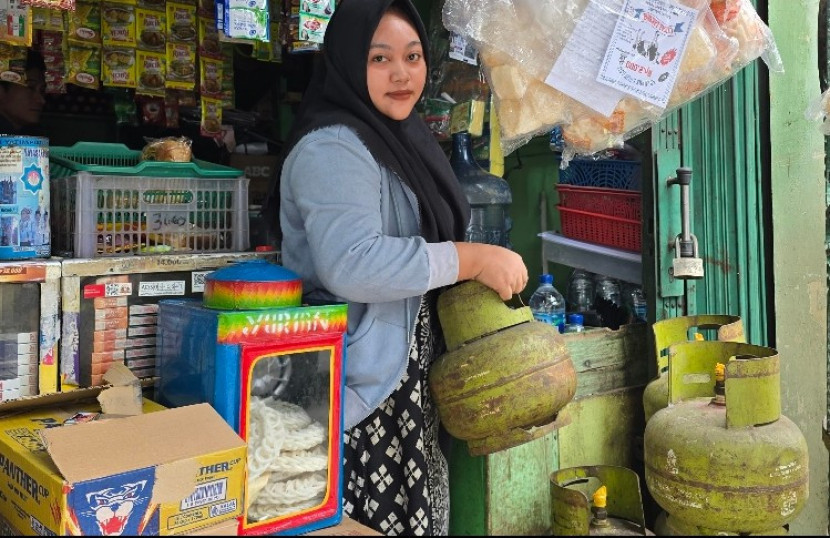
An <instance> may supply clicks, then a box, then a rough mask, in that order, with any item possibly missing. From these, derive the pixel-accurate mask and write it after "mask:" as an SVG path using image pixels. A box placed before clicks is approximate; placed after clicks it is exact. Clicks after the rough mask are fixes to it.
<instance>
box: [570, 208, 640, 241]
mask: <svg viewBox="0 0 830 538" xmlns="http://www.w3.org/2000/svg"><path fill="white" fill-rule="evenodd" d="M556 208H557V209H558V210H559V218H560V221H561V223H562V235H564V236H565V237H570V238H571V239H577V240H579V241H587V242H589V243H596V244H599V245H605V246H607V247H614V248H619V249H622V250H630V251H634V252H640V250H641V248H642V237H641V234H642V227H643V225H642V222H641V221H639V220H633V219H625V218H619V217H611V216H608V215H601V214H599V213H591V212H589V211H579V210H577V209H571V208H568V207H563V206H562V205H561V204H559V205H557V206H556Z"/></svg>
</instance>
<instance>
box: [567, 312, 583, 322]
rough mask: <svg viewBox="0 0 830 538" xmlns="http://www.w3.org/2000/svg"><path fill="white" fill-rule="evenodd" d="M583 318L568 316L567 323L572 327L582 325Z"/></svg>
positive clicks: (575, 315) (577, 315) (580, 316)
mask: <svg viewBox="0 0 830 538" xmlns="http://www.w3.org/2000/svg"><path fill="white" fill-rule="evenodd" d="M583 320H584V317H583V316H582V314H568V323H571V324H573V325H582V322H583Z"/></svg>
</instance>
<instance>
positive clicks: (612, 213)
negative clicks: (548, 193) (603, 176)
mask: <svg viewBox="0 0 830 538" xmlns="http://www.w3.org/2000/svg"><path fill="white" fill-rule="evenodd" d="M556 190H557V191H558V192H559V204H560V205H561V206H562V207H567V208H568V209H577V210H579V211H587V212H589V213H598V214H600V215H607V216H609V217H619V218H622V219H630V220H641V218H642V217H641V215H642V210H641V206H642V203H641V198H642V195H641V194H640V193H639V192H636V191H630V190H624V189H606V188H600V187H578V186H574V185H562V184H557V185H556Z"/></svg>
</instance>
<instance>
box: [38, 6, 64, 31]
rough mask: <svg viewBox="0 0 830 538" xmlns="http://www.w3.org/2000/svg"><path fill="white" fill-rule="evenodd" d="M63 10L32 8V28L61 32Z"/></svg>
mask: <svg viewBox="0 0 830 538" xmlns="http://www.w3.org/2000/svg"><path fill="white" fill-rule="evenodd" d="M63 14H64V12H63V11H60V10H56V9H46V8H43V7H33V8H32V28H34V29H35V30H44V31H47V32H63V24H64V23H63V16H64V15H63Z"/></svg>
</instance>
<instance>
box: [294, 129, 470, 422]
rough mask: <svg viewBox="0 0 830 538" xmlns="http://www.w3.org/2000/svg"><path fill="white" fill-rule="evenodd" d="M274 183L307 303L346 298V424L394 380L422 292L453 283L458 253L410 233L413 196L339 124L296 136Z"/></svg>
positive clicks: (415, 221) (415, 224)
mask: <svg viewBox="0 0 830 538" xmlns="http://www.w3.org/2000/svg"><path fill="white" fill-rule="evenodd" d="M280 181H281V184H280V227H281V230H282V234H283V239H282V252H281V255H282V264H283V266H284V267H286V268H287V269H290V270H292V271H294V272H296V273H297V274H299V275H300V276H301V277H302V279H303V298H304V301H306V302H307V303H309V304H321V303H342V302H345V303H348V338H347V354H346V380H345V381H346V390H345V408H344V411H343V413H344V424H345V427H346V428H351V427H352V426H354V425H356V424H357V423H358V422H360V421H361V420H363V419H364V418H365V417H367V416H368V415H369V414H370V413H371V412H372V411H373V410H374V409H375V408H376V407H377V406H378V405H379V404H380V403H381V402H383V400H384V399H386V397H388V396H389V395H390V394H391V393H392V391H393V390H394V389H395V388H396V387H397V384H398V382H399V381H400V380H401V378H402V377H403V374H404V372H405V371H406V364H407V360H408V351H409V343H410V341H411V339H412V335H413V332H414V329H415V322H416V317H417V315H418V308H419V306H420V301H421V296H422V295H423V294H424V293H426V292H427V291H429V290H431V289H434V288H438V287H441V286H446V285H449V284H452V283H454V282H455V281H456V278H457V276H458V253H457V252H456V250H455V247H454V246H453V244H452V243H450V242H444V243H427V242H426V241H425V240H424V239H423V238H422V237H420V236H419V235H418V231H419V213H418V203H417V200H416V198H415V195H414V194H413V193H412V191H411V190H410V189H409V188H408V187H407V186H406V185H404V184H403V183H402V182H401V181H400V179H399V178H398V177H397V176H396V175H394V174H393V173H392V172H391V171H390V170H389V169H387V168H386V167H385V166H382V165H380V164H378V162H377V161H375V159H374V157H372V154H371V153H369V150H368V149H366V146H364V145H363V143H362V142H361V141H360V139H359V138H358V137H357V135H356V134H355V133H354V131H352V130H351V129H349V128H348V127H345V126H342V125H335V126H330V127H325V128H322V129H318V130H316V131H314V132H312V133H309V134H307V135H305V136H304V137H303V138H302V140H300V142H299V143H298V144H297V145H296V146H295V147H294V148H293V149H292V150H291V153H290V154H289V155H288V158H287V159H286V161H285V165H284V166H283V171H282V176H281V179H280Z"/></svg>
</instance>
